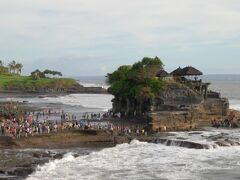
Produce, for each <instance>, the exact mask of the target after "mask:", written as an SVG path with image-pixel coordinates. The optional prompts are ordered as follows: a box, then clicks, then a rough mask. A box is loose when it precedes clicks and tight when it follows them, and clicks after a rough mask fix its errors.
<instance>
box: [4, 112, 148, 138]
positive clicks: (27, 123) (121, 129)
mask: <svg viewBox="0 0 240 180" xmlns="http://www.w3.org/2000/svg"><path fill="white" fill-rule="evenodd" d="M59 113H60V116H57V115H59ZM51 116H54V117H55V120H52V119H50V118H49V117H51ZM110 116H111V111H108V112H104V113H83V114H82V115H81V116H80V117H79V116H77V115H75V114H69V113H65V112H64V111H61V112H57V111H52V110H44V111H38V112H27V113H24V114H21V115H19V114H18V115H16V114H14V113H13V114H12V115H10V116H6V117H5V119H4V120H2V122H1V124H0V136H10V137H16V138H20V137H28V136H34V135H40V134H48V133H57V132H59V131H65V130H72V129H80V130H107V131H109V132H111V133H115V134H124V135H136V136H146V135H147V131H146V129H144V128H143V127H139V126H129V125H128V126H127V125H119V124H114V123H112V122H109V121H102V120H101V119H102V118H106V117H110Z"/></svg>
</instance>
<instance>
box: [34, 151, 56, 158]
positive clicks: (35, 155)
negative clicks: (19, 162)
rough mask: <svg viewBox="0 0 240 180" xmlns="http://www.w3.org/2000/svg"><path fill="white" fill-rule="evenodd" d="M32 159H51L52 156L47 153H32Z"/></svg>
mask: <svg viewBox="0 0 240 180" xmlns="http://www.w3.org/2000/svg"><path fill="white" fill-rule="evenodd" d="M33 157H34V158H38V159H40V158H52V156H51V155H50V154H49V153H46V152H34V153H33Z"/></svg>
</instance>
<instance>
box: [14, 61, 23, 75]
mask: <svg viewBox="0 0 240 180" xmlns="http://www.w3.org/2000/svg"><path fill="white" fill-rule="evenodd" d="M22 68H23V65H22V64H21V63H17V64H16V65H15V69H16V72H17V74H19V75H20V74H21V73H22Z"/></svg>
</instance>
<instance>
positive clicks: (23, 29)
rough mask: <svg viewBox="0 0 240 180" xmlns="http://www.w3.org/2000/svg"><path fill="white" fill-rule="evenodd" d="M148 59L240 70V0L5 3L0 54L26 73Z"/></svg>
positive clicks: (0, 14) (86, 70)
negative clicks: (156, 57) (146, 57)
mask: <svg viewBox="0 0 240 180" xmlns="http://www.w3.org/2000/svg"><path fill="white" fill-rule="evenodd" d="M144 56H150V57H154V56H158V57H159V58H161V59H162V61H163V62H164V64H165V68H166V69H167V70H168V71H171V70H173V69H174V68H175V67H178V66H187V65H192V66H195V67H197V68H199V69H200V70H202V71H203V72H204V73H205V74H214V73H221V74H222V73H230V74H235V73H240V2H239V0H201V1H197V0H1V1H0V59H2V60H4V61H10V60H12V59H15V60H16V61H19V62H22V63H23V65H24V73H25V74H27V73H29V72H31V71H32V70H35V69H36V68H40V69H45V68H52V69H56V70H60V71H62V72H63V74H65V75H66V76H77V75H104V74H106V73H107V72H111V71H113V70H115V69H116V68H117V67H118V66H119V65H122V64H132V63H133V62H135V61H138V60H140V59H141V58H142V57H144Z"/></svg>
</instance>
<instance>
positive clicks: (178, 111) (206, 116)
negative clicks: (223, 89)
mask: <svg viewBox="0 0 240 180" xmlns="http://www.w3.org/2000/svg"><path fill="white" fill-rule="evenodd" d="M228 111H229V102H228V99H226V98H221V97H220V96H219V97H218V96H216V97H211V98H207V99H204V98H203V97H202V96H201V95H200V94H198V93H197V92H195V91H194V90H192V89H190V88H188V87H186V86H184V85H178V84H174V85H168V86H166V87H165V88H164V89H163V91H162V92H161V93H160V95H159V97H158V98H157V99H156V100H155V103H154V104H153V107H152V111H151V112H149V113H148V116H149V119H150V128H151V129H152V130H154V131H162V130H190V129H194V128H195V127H197V126H198V125H199V124H200V123H201V121H208V122H210V121H211V120H212V119H213V118H223V117H225V116H227V114H228Z"/></svg>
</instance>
